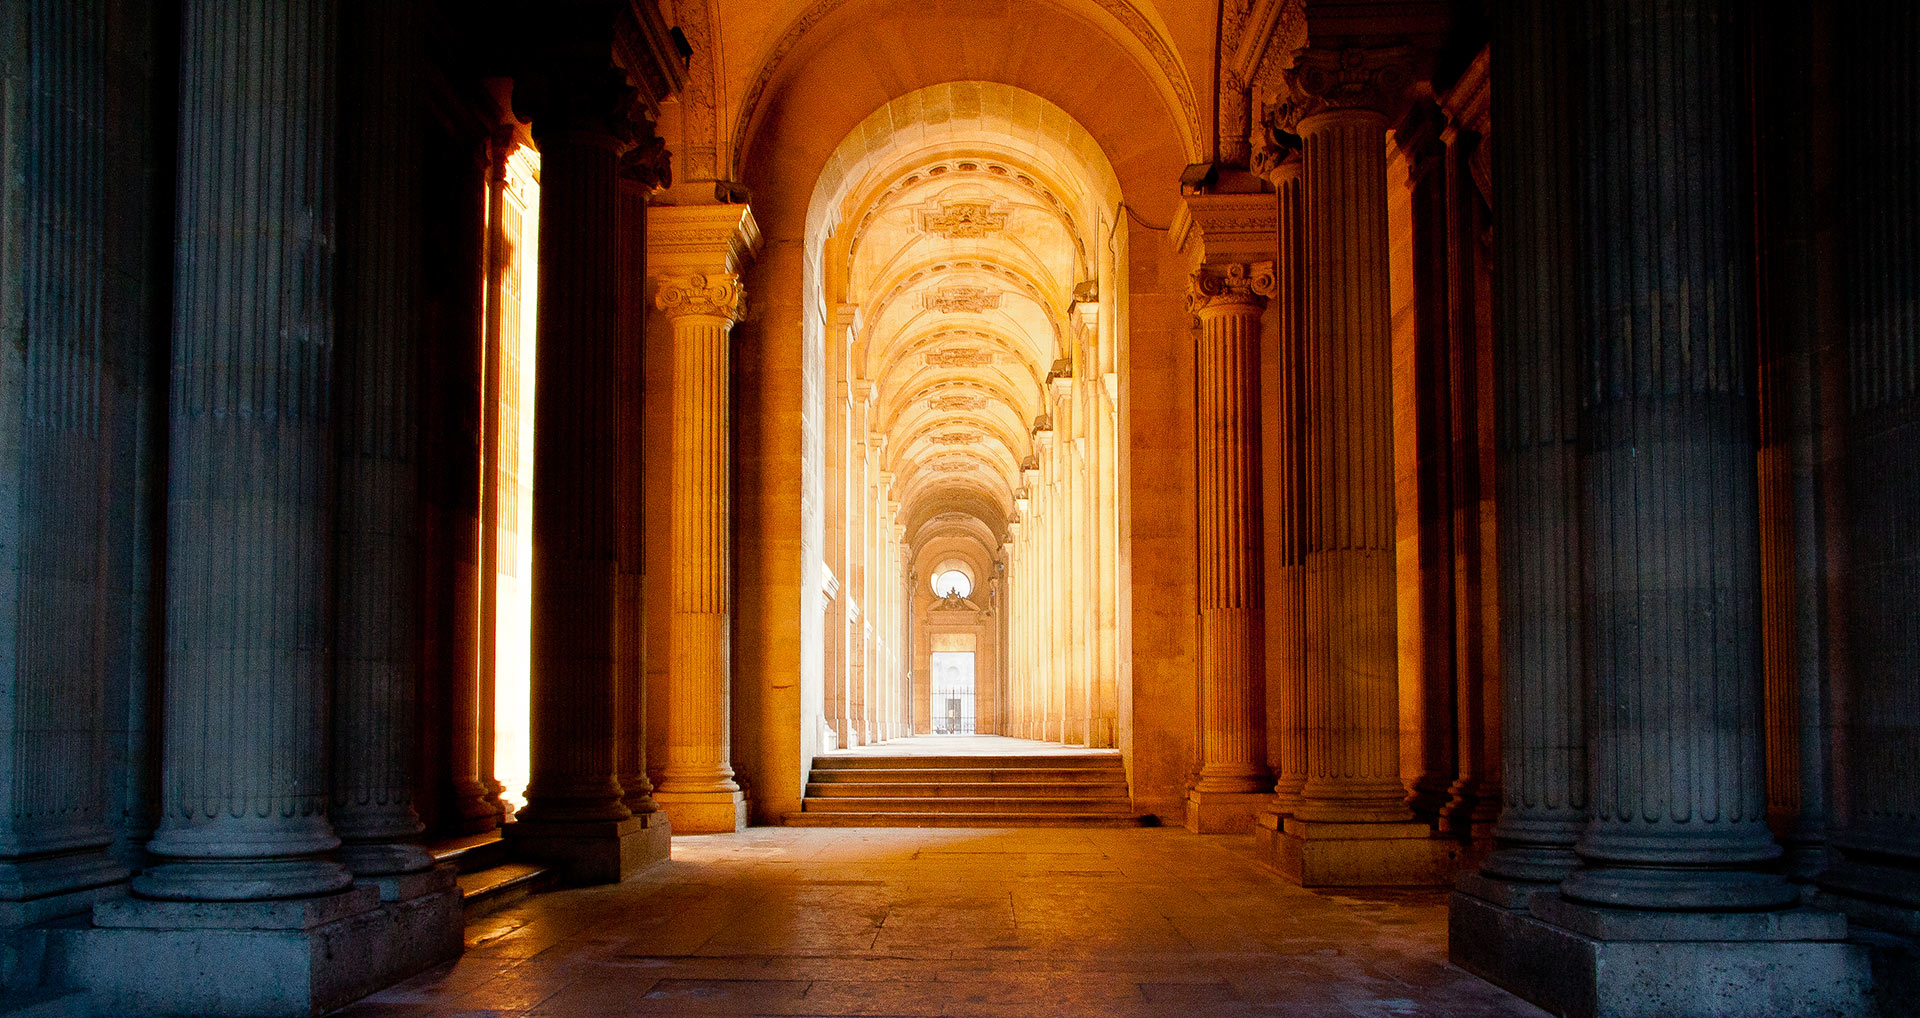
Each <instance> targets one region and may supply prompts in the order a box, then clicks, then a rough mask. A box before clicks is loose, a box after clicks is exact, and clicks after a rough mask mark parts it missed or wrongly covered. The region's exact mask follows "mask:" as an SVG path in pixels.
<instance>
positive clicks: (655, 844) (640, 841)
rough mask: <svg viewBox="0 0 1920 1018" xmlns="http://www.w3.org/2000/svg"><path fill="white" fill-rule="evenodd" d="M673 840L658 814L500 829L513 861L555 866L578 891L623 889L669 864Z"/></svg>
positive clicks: (529, 822)
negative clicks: (623, 884) (585, 887)
mask: <svg viewBox="0 0 1920 1018" xmlns="http://www.w3.org/2000/svg"><path fill="white" fill-rule="evenodd" d="M659 799H660V796H659V794H658V793H655V795H654V801H656V802H658V801H659ZM672 834H673V829H672V825H671V824H670V823H669V822H668V819H667V817H665V816H664V815H662V814H660V813H658V812H654V813H642V814H639V815H638V816H631V817H628V818H627V819H625V820H519V821H515V822H513V823H510V824H507V825H506V826H504V827H502V828H501V829H500V835H501V837H503V838H505V839H506V842H507V850H508V852H510V853H511V854H512V856H513V858H515V859H525V860H527V861H529V862H538V863H544V864H546V865H548V866H552V867H553V868H554V869H556V870H558V871H559V872H560V880H561V882H562V883H566V884H573V885H580V884H617V883H619V882H620V881H622V880H625V879H627V878H628V877H630V876H632V875H634V874H635V873H638V872H640V871H641V870H644V869H646V868H648V867H649V866H652V865H654V864H655V863H658V862H662V861H664V860H665V859H666V858H667V855H668V849H669V845H670V838H671V837H672Z"/></svg>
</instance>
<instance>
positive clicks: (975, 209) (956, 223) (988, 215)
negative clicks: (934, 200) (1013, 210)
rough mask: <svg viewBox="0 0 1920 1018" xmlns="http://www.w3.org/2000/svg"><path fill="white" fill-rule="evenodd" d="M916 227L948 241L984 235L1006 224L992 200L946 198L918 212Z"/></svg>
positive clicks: (1005, 219)
mask: <svg viewBox="0 0 1920 1018" xmlns="http://www.w3.org/2000/svg"><path fill="white" fill-rule="evenodd" d="M918 218H919V223H920V229H921V230H923V231H925V232H927V233H936V234H939V235H940V236H942V237H946V238H947V239H949V240H953V239H960V238H969V239H971V238H977V237H985V236H987V235H988V234H993V233H999V232H1000V231H1001V230H1004V229H1006V227H1007V213H1006V210H1005V209H999V208H995V207H994V204H993V203H992V202H984V201H947V202H940V203H938V204H936V205H934V206H933V207H932V208H926V209H921V210H920V211H919V217H918Z"/></svg>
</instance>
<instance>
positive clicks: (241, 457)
mask: <svg viewBox="0 0 1920 1018" xmlns="http://www.w3.org/2000/svg"><path fill="white" fill-rule="evenodd" d="M334 34H335V33H334V10H333V5H332V4H331V3H329V2H327V0H314V2H308V3H302V4H296V5H295V6H294V7H292V8H291V9H288V8H287V7H286V6H285V5H283V4H279V3H267V2H265V0H254V2H251V3H242V4H214V3H189V4H187V5H186V8H185V10H183V12H182V29H181V35H182V39H183V40H184V44H183V49H184V51H185V53H186V54H187V56H186V57H185V59H184V60H183V61H182V64H181V68H180V78H181V88H180V92H181V96H182V108H181V112H180V136H179V163H180V171H179V182H180V183H179V190H178V196H177V214H176V220H175V222H176V226H175V240H174V250H175V289H174V321H173V393H172V399H171V407H170V411H171V428H170V432H171V434H170V439H169V443H168V459H169V462H168V509H167V544H168V555H167V611H166V628H167V636H166V640H167V644H166V647H167V649H166V653H167V682H166V694H167V695H166V740H165V765H164V770H165V777H164V781H163V791H162V796H163V814H162V820H161V824H160V829H159V831H158V832H157V833H156V834H155V836H154V839H153V840H152V841H151V842H149V843H148V846H147V849H148V851H149V852H150V853H151V854H152V855H153V857H154V859H155V863H154V865H153V866H152V867H150V868H149V869H148V870H147V871H146V872H145V873H144V874H142V875H140V876H139V877H136V878H135V879H134V889H135V890H136V891H137V892H138V893H139V894H141V895H142V896H144V897H148V898H163V899H172V900H182V901H249V900H259V899H265V898H291V897H301V896H310V895H320V894H327V893H331V892H336V891H340V890H342V889H343V888H345V887H346V886H347V885H348V884H349V882H350V878H349V877H348V874H347V871H346V870H345V869H344V868H343V867H342V866H341V865H340V864H339V863H338V862H336V861H334V859H333V858H332V852H333V850H334V849H335V848H336V847H337V846H338V845H339V839H338V838H336V837H335V835H334V832H333V828H332V825H331V824H329V823H328V822H327V815H326V805H327V803H326V800H327V796H326V788H327V772H326V742H327V716H328V711H327V672H328V669H329V668H330V667H331V663H332V662H331V658H330V655H329V639H328V633H329V629H330V627H331V625H332V621H333V620H332V604H331V595H332V593H333V590H332V583H331V574H332V565H333V563H332V546H333V534H332V522H333V521H332V515H331V512H330V509H331V501H332V496H333V490H332V484H331V481H332V476H331V475H332V471H331V469H330V466H331V460H332V451H333V450H332V417H333V415H332V405H331V404H332V394H331V390H330V388H329V385H330V378H331V372H332V362H333V350H334V321H333V315H334V303H333V293H332V284H333V197H334V196H333V186H332V179H331V177H332V173H331V168H332V159H333V152H332V138H333V137H334V125H335V122H336V121H335V118H334V107H333V89H332V87H331V85H330V82H331V80H332V75H333V72H334V67H335V63H334ZM267 40H273V42H274V45H272V46H267V45H266V42H267ZM235 81H237V82H238V83H239V84H240V85H241V86H242V87H240V88H239V89H237V91H235V94H236V95H238V96H241V97H243V98H241V99H236V100H234V101H232V102H221V103H213V102H211V101H204V97H207V96H211V95H215V94H222V93H221V90H222V89H230V88H232V83H233V82H235ZM263 146H271V147H273V148H275V149H276V150H277V151H280V152H281V153H283V158H282V159H281V160H279V161H278V163H277V167H276V169H277V172H275V173H274V174H271V175H267V176H260V175H257V174H255V173H254V172H253V171H252V167H251V166H250V165H249V164H247V163H246V162H244V161H241V160H237V159H234V158H233V154H234V153H236V152H241V151H248V150H252V149H256V148H259V147H263ZM243 197H244V199H245V200H242V198H243ZM243 293H244V294H245V297H244V299H243V297H242V294H243Z"/></svg>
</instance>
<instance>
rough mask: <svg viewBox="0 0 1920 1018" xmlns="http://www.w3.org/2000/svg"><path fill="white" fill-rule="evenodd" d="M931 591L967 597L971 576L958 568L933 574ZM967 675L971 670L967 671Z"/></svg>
mask: <svg viewBox="0 0 1920 1018" xmlns="http://www.w3.org/2000/svg"><path fill="white" fill-rule="evenodd" d="M933 593H934V595H935V596H936V597H967V596H969V595H971V594H972V593H973V577H971V576H968V575H967V574H966V573H963V572H961V571H960V570H958V569H949V570H946V571H945V572H939V573H935V574H933ZM968 674H969V675H971V674H972V672H968Z"/></svg>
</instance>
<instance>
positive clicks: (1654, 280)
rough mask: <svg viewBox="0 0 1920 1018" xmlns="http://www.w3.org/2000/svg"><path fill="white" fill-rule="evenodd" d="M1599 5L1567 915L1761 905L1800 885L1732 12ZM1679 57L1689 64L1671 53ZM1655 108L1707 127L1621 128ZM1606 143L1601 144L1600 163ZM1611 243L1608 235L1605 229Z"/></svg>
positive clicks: (1654, 122) (1588, 162)
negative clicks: (1779, 831) (1779, 739)
mask: <svg viewBox="0 0 1920 1018" xmlns="http://www.w3.org/2000/svg"><path fill="white" fill-rule="evenodd" d="M1639 7H1640V5H1639V4H1637V3H1631V2H1626V0H1614V2H1611V3H1605V4H1601V5H1599V6H1598V7H1597V8H1596V9H1595V10H1594V11H1593V12H1592V13H1591V15H1590V17H1589V20H1588V22H1587V24H1586V26H1585V31H1586V33H1587V36H1588V41H1589V43H1590V44H1591V45H1592V46H1593V47H1594V49H1593V55H1594V58H1593V59H1592V61H1591V62H1590V63H1589V66H1588V73H1587V76H1586V78H1585V81H1586V90H1585V92H1584V94H1582V95H1581V96H1580V97H1579V100H1580V103H1581V106H1582V109H1581V111H1580V113H1581V115H1582V118H1583V119H1582V123H1583V124H1584V126H1585V129H1586V133H1585V134H1584V135H1583V136H1582V137H1581V138H1580V140H1579V142H1578V150H1579V151H1581V152H1582V154H1583V156H1584V158H1585V162H1584V164H1583V166H1582V175H1581V177H1580V182H1581V199H1582V205H1581V211H1582V212H1583V214H1584V216H1585V217H1586V219H1587V221H1588V222H1590V223H1593V224H1595V228H1593V229H1590V230H1589V231H1588V232H1587V236H1586V242H1587V247H1586V261H1585V263H1584V267H1585V269H1586V272H1587V275H1588V278H1589V279H1590V283H1589V285H1588V286H1587V288H1586V292H1587V297H1588V300H1587V305H1586V308H1585V312H1586V313H1585V326H1586V330H1587V334H1586V336H1585V337H1584V339H1585V344H1586V345H1585V346H1584V348H1583V349H1582V356H1581V363H1582V370H1583V377H1582V379H1581V387H1580V392H1581V405H1580V407H1579V423H1580V428H1581V443H1580V453H1581V464H1580V465H1581V474H1582V476H1581V485H1580V495H1579V502H1578V504H1579V506H1580V511H1581V515H1582V518H1583V520H1584V521H1585V523H1586V526H1585V528H1584V529H1583V531H1582V534H1581V542H1582V543H1581V547H1582V551H1583V554H1582V556H1581V557H1582V560H1583V562H1582V565H1583V568H1582V575H1581V584H1580V591H1581V596H1582V602H1583V604H1582V607H1583V608H1585V609H1586V610H1587V611H1588V612H1589V613H1590V614H1589V615H1588V618H1587V620H1586V624H1587V626H1588V630H1587V631H1588V632H1590V633H1591V634H1592V641H1593V642H1592V643H1591V645H1590V646H1589V647H1588V648H1587V649H1588V653H1589V654H1590V660H1591V665H1590V670H1589V674H1590V675H1591V677H1592V683H1593V685H1592V687H1591V689H1590V690H1589V694H1588V703H1589V705H1590V706H1591V707H1592V708H1593V713H1591V714H1589V715H1588V717H1587V727H1588V736H1589V740H1590V751H1589V755H1588V788H1589V799H1588V807H1589V820H1588V824H1587V827H1586V830H1585V832H1584V833H1583V835H1582V837H1581V839H1580V842H1579V844H1578V845H1577V847H1576V850H1577V851H1578V853H1579V855H1580V857H1581V861H1582V863H1583V866H1582V868H1581V869H1579V870H1577V871H1576V872H1575V873H1574V874H1573V875H1572V876H1571V877H1569V878H1568V880H1567V881H1566V883H1565V884H1564V885H1563V887H1564V890H1565V894H1566V896H1567V897H1568V898H1570V899H1573V900H1577V901H1583V902H1589V903H1592V904H1596V905H1610V906H1616V907H1625V908H1647V909H1667V908H1689V909H1699V908H1761V907H1770V906H1778V905H1783V904H1786V903H1787V902H1790V901H1792V900H1793V899H1794V898H1795V892H1794V890H1793V889H1792V888H1791V887H1790V886H1788V884H1787V883H1786V882H1785V881H1784V880H1782V879H1781V878H1780V877H1779V876H1778V875H1777V874H1774V873H1765V872H1761V870H1762V869H1763V868H1764V867H1765V866H1766V865H1767V864H1768V863H1769V862H1770V861H1771V860H1773V859H1774V858H1775V857H1777V856H1778V855H1779V854H1780V849H1779V847H1778V846H1777V845H1775V844H1774V841H1773V837H1772V834H1771V833H1770V832H1769V831H1768V829H1767V824H1766V819H1767V817H1766V789H1765V780H1764V777H1765V772H1764V769H1763V766H1762V757H1761V745H1762V744H1761V738H1762V735H1761V715H1760V710H1761V672H1760V660H1759V655H1758V652H1759V630H1758V613H1759V583H1758V571H1759V538H1758V509H1757V501H1756V491H1755V485H1756V478H1755V460H1754V438H1755V431H1754V426H1755V418H1754V415H1755V394H1754V344H1753V334H1752V328H1753V325H1752V317H1751V315H1752V299H1753V282H1752V248H1751V242H1750V235H1749V232H1748V231H1749V230H1750V228H1751V222H1750V218H1749V215H1750V213H1749V210H1748V209H1749V206H1748V202H1749V197H1750V196H1749V193H1748V174H1747V172H1746V167H1747V161H1748V156H1747V154H1746V153H1745V151H1744V150H1743V148H1742V142H1743V133H1742V126H1743V125H1742V123H1741V114H1740V113H1739V112H1738V108H1739V96H1740V95H1741V91H1740V90H1741V87H1742V74H1743V72H1742V70H1741V63H1740V58H1741V47H1742V45H1743V43H1742V41H1741V40H1742V39H1743V38H1744V37H1743V36H1742V35H1741V34H1740V33H1741V31H1742V27H1741V26H1740V24H1739V23H1738V20H1737V18H1736V15H1735V5H1733V4H1731V3H1727V2H1722V0H1695V2H1689V3H1684V4H1677V5H1675V6H1674V8H1673V9H1671V10H1662V11H1660V12H1658V13H1657V14H1649V13H1648V12H1645V11H1642V10H1640V9H1639ZM1674 47H1685V48H1686V49H1687V50H1688V52H1690V53H1692V54H1693V59H1690V60H1686V61H1680V62H1670V61H1666V60H1664V59H1659V57H1658V55H1659V54H1661V53H1664V52H1668V51H1670V50H1671V49H1672V48H1674ZM1649 103H1659V104H1662V105H1668V104H1671V105H1672V106H1673V107H1674V108H1684V109H1688V110H1693V111H1696V112H1695V114H1694V117H1693V119H1691V120H1690V121H1689V122H1685V123H1683V122H1681V121H1679V120H1676V119H1672V118H1666V117H1647V118H1630V119H1626V120H1622V119H1620V118H1619V116H1618V114H1619V113H1620V111H1623V110H1627V109H1633V108H1643V107H1645V106H1646V104H1649ZM1596 145H1597V146H1600V147H1599V148H1598V149H1596V148H1594V146H1596ZM1599 224H1605V226H1604V227H1600V226H1599Z"/></svg>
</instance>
